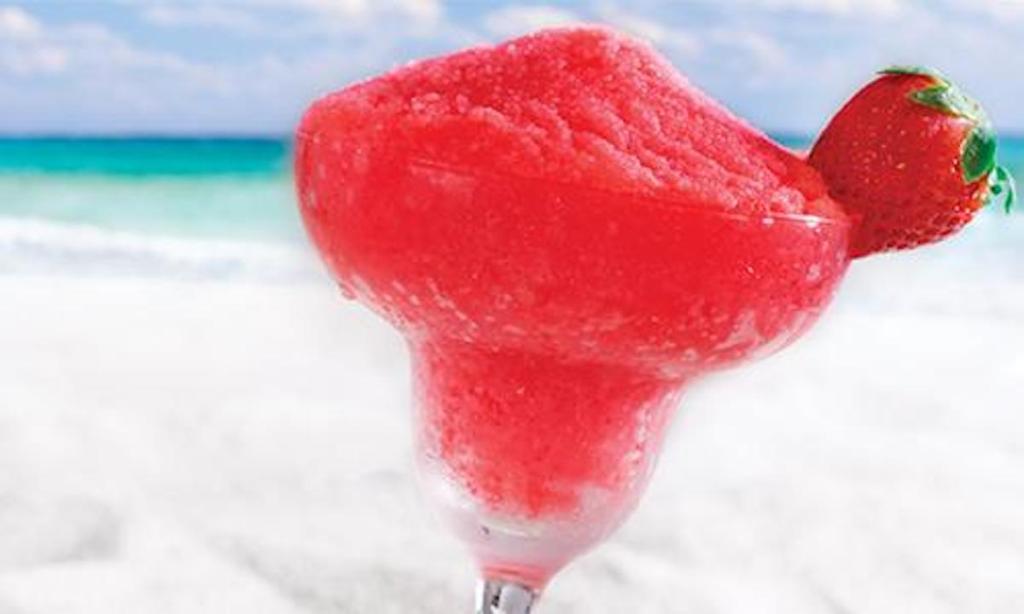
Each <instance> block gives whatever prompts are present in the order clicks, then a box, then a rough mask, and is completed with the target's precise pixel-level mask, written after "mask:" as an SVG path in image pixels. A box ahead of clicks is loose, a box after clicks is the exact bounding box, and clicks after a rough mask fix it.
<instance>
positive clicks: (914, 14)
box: [0, 0, 1024, 135]
mask: <svg viewBox="0 0 1024 614" xmlns="http://www.w3.org/2000/svg"><path fill="white" fill-rule="evenodd" d="M581 21H584V22H602V23H606V24H610V25H612V26H614V27H616V28H618V29H620V30H623V31H625V32H628V33H630V34H633V35H634V36H638V37H642V38H645V39H647V40H649V41H650V42H651V43H653V44H654V45H655V46H656V47H657V48H658V49H659V50H660V51H661V52H662V53H664V54H665V55H666V56H667V57H668V58H669V60H670V61H671V62H672V63H673V64H674V65H675V66H676V67H677V68H679V69H680V70H681V71H682V72H683V73H685V74H686V75H687V76H688V77H689V78H690V79H691V80H692V81H693V82H694V83H696V84H697V85H698V86H700V87H702V88H703V89H705V90H706V91H708V92H709V93H711V94H712V95H713V96H715V97H716V98H719V99H720V100H722V101H723V102H725V104H726V105H727V106H729V107H730V108H732V109H733V110H734V111H735V112H737V113H739V114H741V115H743V116H744V117H746V118H747V119H749V120H750V121H752V122H753V123H755V124H757V125H759V126H761V127H762V128H764V129H765V130H769V131H773V132H777V133H778V132H785V133H794V134H812V133H814V132H816V131H817V130H818V129H820V127H821V126H822V125H823V123H824V122H825V121H826V120H827V118H828V117H829V116H830V115H831V113H832V112H834V111H835V110H836V109H838V107H839V106H840V105H841V104H842V102H843V101H844V100H845V99H846V98H848V97H849V96H850V95H851V94H852V93H853V92H854V91H855V90H856V89H857V87H858V86H859V85H860V84H862V83H864V82H866V81H867V80H869V79H870V78H871V77H872V75H873V73H874V71H876V70H878V69H879V68H882V67H885V66H887V65H890V64H906V63H911V64H928V65H932V66H935V67H937V68H940V69H941V70H942V71H943V72H945V73H946V74H948V75H949V76H951V77H952V78H953V79H954V80H955V81H957V82H958V83H960V84H961V85H962V86H963V87H964V88H965V89H967V91H969V92H970V93H972V94H973V95H974V96H975V97H976V98H978V99H979V100H980V101H981V102H982V103H983V104H984V105H985V107H986V108H987V109H988V111H989V114H990V115H991V116H992V118H993V120H994V122H995V123H996V125H997V127H998V128H1000V129H1001V130H1002V131H1003V132H1015V133H1024V104H1020V102H1019V101H1021V100H1024V0H930V1H929V0H918V1H914V0H732V1H728V0H597V1H594V2H583V1H575V2H549V3H529V4H524V3H504V2H485V1H483V0H447V1H446V0H176V1H172V0H151V1H145V0H23V1H15V2H10V1H8V2H5V0H0V133H3V134H33V133H45V134H165V133H166V134H255V135H281V134H287V133H289V132H290V131H291V130H292V128H293V127H294V125H295V123H296V121H297V119H298V117H299V115H300V114H301V112H302V110H303V108H304V107H305V105H306V104H308V102H309V101H310V100H312V99H313V98H314V97H316V96H318V95H320V94H322V93H325V92H328V91H331V90H333V89H338V88H340V87H342V86H344V85H345V84H347V83H350V82H352V81H354V80H358V79H362V78H365V77H368V76H371V75H373V74H376V73H379V72H382V71H385V70H388V69H389V68H392V67H394V66H396V65H400V64H402V63H405V62H408V61H410V60H413V59H416V58H420V57H425V56H430V55H437V54H442V53H447V52H451V51H454V50H457V49H460V48H463V47H467V46H470V45H481V44H487V43H491V42H496V41H499V40H502V39H505V38H509V37H512V36H516V35H518V34H521V33H525V32H528V31H531V30H534V29H537V28H541V27H545V26H552V25H560V24H566V23H574V22H581Z"/></svg>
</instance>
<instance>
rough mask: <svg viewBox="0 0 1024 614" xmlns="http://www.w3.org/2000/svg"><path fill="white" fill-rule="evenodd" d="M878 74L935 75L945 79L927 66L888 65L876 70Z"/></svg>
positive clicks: (940, 79) (941, 79)
mask: <svg viewBox="0 0 1024 614" xmlns="http://www.w3.org/2000/svg"><path fill="white" fill-rule="evenodd" d="M878 74H880V75H906V76H910V77H935V78H936V79H938V80H939V81H945V80H946V78H945V77H943V76H942V73H940V72H939V71H937V70H935V69H934V68H929V67H927V66H910V65H902V66H890V67H888V68H885V69H882V70H880V71H878Z"/></svg>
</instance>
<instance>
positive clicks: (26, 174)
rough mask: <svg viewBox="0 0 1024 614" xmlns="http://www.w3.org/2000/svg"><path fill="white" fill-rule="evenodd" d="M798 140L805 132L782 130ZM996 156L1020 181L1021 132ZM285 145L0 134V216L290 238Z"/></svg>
mask: <svg viewBox="0 0 1024 614" xmlns="http://www.w3.org/2000/svg"><path fill="white" fill-rule="evenodd" d="M781 140H782V141H783V142H785V143H786V144H787V145H790V146H793V147H797V148H803V147H806V146H807V140H806V139H803V138H799V137H782V138H781ZM1000 158H1001V161H1002V162H1003V164H1004V165H1006V166H1007V167H1009V168H1010V169H1011V170H1012V171H1013V172H1014V173H1015V174H1016V175H1017V177H1018V178H1021V179H1024V139H1006V140H1004V141H1003V142H1002V143H1001V145H1000ZM289 159H290V144H289V143H288V141H286V140H274V139H212V138H209V139H62V138H48V139H0V216H2V217H7V218H10V217H17V218H32V219H36V220H42V221H46V222H57V223H62V224H77V225H83V224H84V225H89V226H94V227H98V228H101V229H109V230H117V231H125V232H134V233H156V234H167V235H177V236H186V237H193V236H198V237H227V238H239V239H256V240H275V241H281V240H284V241H290V240H296V239H298V238H299V237H300V236H301V227H300V224H299V221H298V217H297V214H296V209H295V204H294V196H293V194H292V188H291V177H290V170H289V167H290V164H289Z"/></svg>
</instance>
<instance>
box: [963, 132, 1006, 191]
mask: <svg viewBox="0 0 1024 614" xmlns="http://www.w3.org/2000/svg"><path fill="white" fill-rule="evenodd" d="M960 166H961V169H962V170H963V175H964V182H965V183H968V184H971V183H974V182H975V181H978V180H979V179H982V178H983V177H986V176H987V175H988V174H989V173H991V172H992V169H994V168H995V166H996V135H995V133H994V132H993V131H992V128H991V127H990V126H989V125H988V124H984V125H981V126H976V127H975V128H974V130H971V134H970V136H968V137H967V140H966V141H964V148H963V151H962V152H961V154H960ZM1000 168H1002V167H1000Z"/></svg>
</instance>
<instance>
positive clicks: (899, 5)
mask: <svg viewBox="0 0 1024 614" xmlns="http://www.w3.org/2000/svg"><path fill="white" fill-rule="evenodd" d="M740 3H742V4H745V5H747V6H751V7H754V8H761V9H766V10H779V11H784V10H797V11H806V12H812V13H824V14H829V15H838V16H854V15H867V16H883V17H891V16H895V15H898V14H900V13H902V12H903V11H904V10H905V9H907V8H909V7H910V2H909V0H740Z"/></svg>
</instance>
